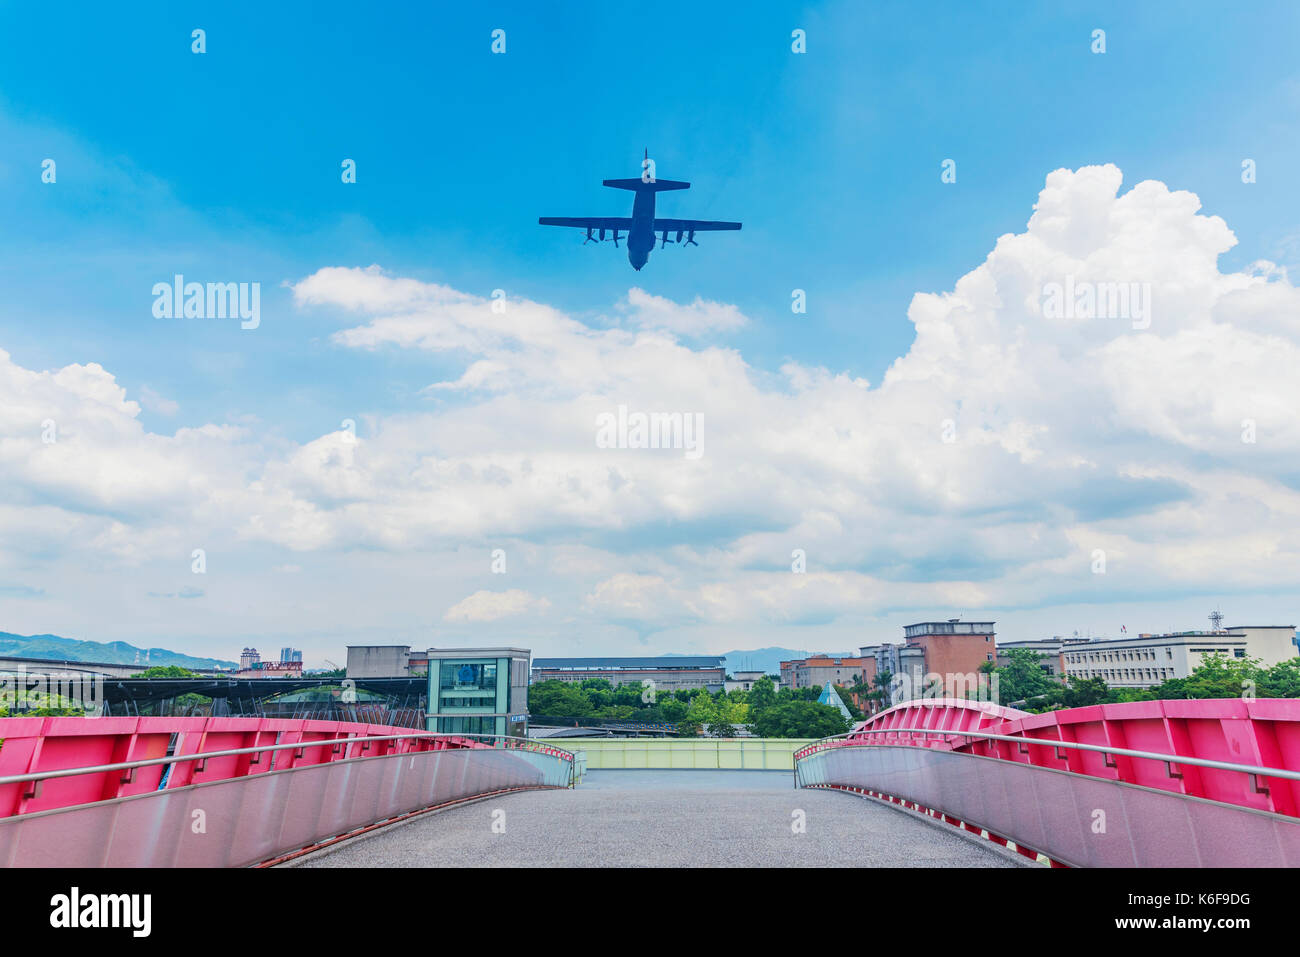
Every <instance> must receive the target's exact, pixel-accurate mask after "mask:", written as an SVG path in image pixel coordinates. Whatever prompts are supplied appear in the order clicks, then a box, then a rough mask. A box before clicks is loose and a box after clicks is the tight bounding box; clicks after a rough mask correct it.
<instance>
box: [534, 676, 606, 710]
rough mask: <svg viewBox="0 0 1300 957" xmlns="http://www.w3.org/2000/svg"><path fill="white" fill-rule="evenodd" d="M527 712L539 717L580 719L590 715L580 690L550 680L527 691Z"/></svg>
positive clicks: (588, 707) (584, 696)
mask: <svg viewBox="0 0 1300 957" xmlns="http://www.w3.org/2000/svg"><path fill="white" fill-rule="evenodd" d="M528 710H529V711H531V712H532V713H533V714H534V715H539V716H548V717H556V718H568V717H576V718H581V717H584V716H586V715H589V714H591V710H592V708H591V702H590V701H589V700H588V699H587V696H586V695H585V694H584V693H583V691H582V689H581V688H575V687H574V686H573V685H571V684H569V683H568V682H567V681H557V680H555V679H552V680H550V681H539V682H538V683H537V684H535V685H533V686H532V687H531V688H529V689H528Z"/></svg>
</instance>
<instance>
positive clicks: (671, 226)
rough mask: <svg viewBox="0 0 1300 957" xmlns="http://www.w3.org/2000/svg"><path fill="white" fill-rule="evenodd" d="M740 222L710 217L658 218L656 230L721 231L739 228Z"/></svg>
mask: <svg viewBox="0 0 1300 957" xmlns="http://www.w3.org/2000/svg"><path fill="white" fill-rule="evenodd" d="M739 228H740V223H718V222H713V221H712V220H708V219H656V220H655V232H659V231H661V230H664V229H666V230H668V231H669V232H674V231H676V230H679V229H688V230H694V231H695V232H697V233H712V232H719V231H721V230H724V229H739Z"/></svg>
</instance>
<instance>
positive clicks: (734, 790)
mask: <svg viewBox="0 0 1300 957" xmlns="http://www.w3.org/2000/svg"><path fill="white" fill-rule="evenodd" d="M791 778H792V775H791V774H790V773H789V772H772V771H590V772H588V774H587V779H586V780H585V781H584V782H583V783H582V784H581V785H580V786H579V787H577V788H576V789H574V790H572V791H525V792H520V793H517V794H507V795H503V796H501V797H496V798H487V799H484V800H481V801H475V802H473V803H471V804H463V805H458V806H456V807H452V808H448V809H446V810H443V811H436V812H433V813H430V814H424V815H421V816H419V817H416V818H413V819H411V820H410V821H406V822H404V823H401V824H394V825H391V826H389V827H386V828H380V829H379V830H376V831H373V832H371V833H370V834H367V835H364V836H362V837H357V838H353V839H352V840H350V841H345V842H343V843H341V844H336V845H334V846H333V847H330V848H326V849H325V850H322V851H317V852H315V853H313V854H310V855H307V856H305V857H302V858H299V859H297V860H295V861H291V862H289V863H288V864H286V865H284V866H287V867H784V866H794V867H1017V866H1034V865H1032V864H1031V863H1029V862H1028V861H1026V860H1025V859H1024V858H1022V857H1019V856H1018V855H1016V854H1013V853H1010V852H1008V851H1005V850H1003V849H1002V848H999V847H997V846H996V845H994V844H992V843H990V842H988V841H985V840H982V839H975V838H972V837H964V836H962V834H961V832H959V831H958V830H957V829H956V828H954V827H952V826H951V825H948V824H943V823H931V822H928V821H925V820H921V819H919V818H918V816H917V815H914V814H910V813H908V812H905V811H901V810H897V809H895V808H891V807H888V806H885V805H882V804H880V803H878V802H876V801H871V800H868V799H865V798H862V797H859V796H857V795H853V794H847V793H844V792H838V791H820V790H804V791H796V790H795V789H794V788H793V786H792V781H791ZM796 812H802V820H803V821H804V823H805V825H806V829H805V830H804V831H803V832H802V833H795V831H794V829H793V828H792V825H793V824H795V823H796V822H797V821H798V820H800V816H799V815H797V814H796ZM494 822H495V823H496V825H497V827H496V830H494V827H493V825H494ZM502 828H503V829H504V832H503V833H498V831H501V830H502Z"/></svg>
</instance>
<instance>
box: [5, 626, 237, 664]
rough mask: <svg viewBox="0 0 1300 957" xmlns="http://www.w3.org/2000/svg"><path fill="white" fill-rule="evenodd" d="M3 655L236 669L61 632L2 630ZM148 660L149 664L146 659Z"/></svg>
mask: <svg viewBox="0 0 1300 957" xmlns="http://www.w3.org/2000/svg"><path fill="white" fill-rule="evenodd" d="M0 655H8V656H12V657H15V658H39V659H41V660H43V661H95V662H100V663H102V664H115V665H130V664H138V665H140V667H141V668H145V667H150V668H155V667H165V666H167V665H178V666H180V667H182V668H193V669H196V670H197V669H211V668H234V667H235V664H236V663H235V662H233V661H221V660H219V659H217V658H195V657H193V656H192V655H183V654H180V653H179V652H175V651H168V650H167V649H166V648H137V647H136V646H135V645H131V644H128V643H127V642H125V641H109V642H103V641H78V640H77V639H75V638H61V637H59V636H58V635H14V634H10V633H9V632H7V631H0ZM146 661H147V662H148V664H147V665H146V664H145V662H146Z"/></svg>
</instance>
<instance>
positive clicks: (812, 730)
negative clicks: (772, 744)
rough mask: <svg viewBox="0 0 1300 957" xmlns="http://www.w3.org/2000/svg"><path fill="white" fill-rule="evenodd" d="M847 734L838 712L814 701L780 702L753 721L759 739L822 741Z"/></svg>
mask: <svg viewBox="0 0 1300 957" xmlns="http://www.w3.org/2000/svg"><path fill="white" fill-rule="evenodd" d="M847 730H849V726H848V723H847V722H846V721H845V720H844V715H842V714H841V713H840V709H839V708H834V707H832V706H831V705H828V704H819V703H818V702H816V701H784V702H780V703H778V704H776V705H773V706H772V707H770V708H768V709H766V710H765V711H763V712H762V713H761V714H759V715H757V716H756V717H755V718H754V733H755V734H756V735H758V736H759V737H760V738H825V737H829V736H830V735H833V734H843V733H844V732H845V731H847Z"/></svg>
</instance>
